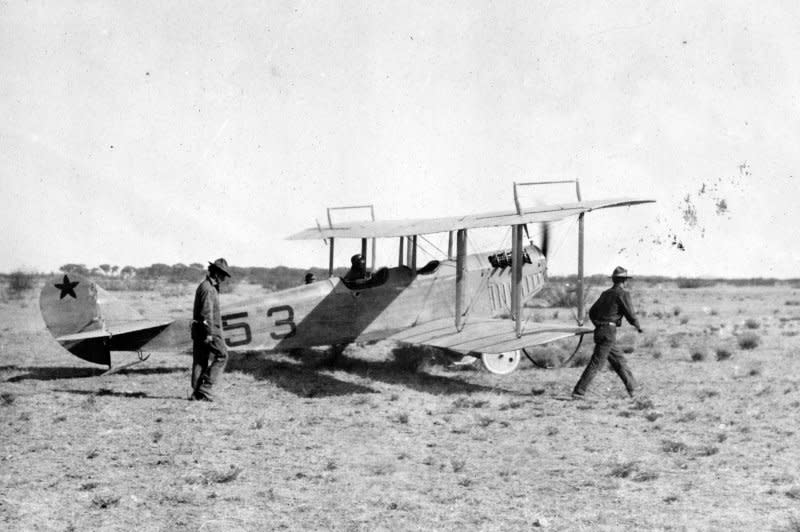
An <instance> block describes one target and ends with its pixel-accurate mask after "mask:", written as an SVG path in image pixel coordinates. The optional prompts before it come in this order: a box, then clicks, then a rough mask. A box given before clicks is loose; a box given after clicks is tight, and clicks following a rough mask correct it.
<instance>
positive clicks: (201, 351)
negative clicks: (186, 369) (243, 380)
mask: <svg viewBox="0 0 800 532" xmlns="http://www.w3.org/2000/svg"><path fill="white" fill-rule="evenodd" d="M230 276H231V274H230V272H229V271H228V261H226V260H225V259H217V260H215V261H214V262H209V263H208V274H207V275H206V278H205V279H204V280H203V282H202V283H200V286H198V287H197V291H196V292H195V295H194V313H193V315H192V342H193V350H192V355H193V363H192V390H193V391H192V397H191V399H194V400H196V401H213V400H214V395H213V393H212V388H213V387H214V385H217V384H219V381H220V378H221V377H222V372H223V371H224V370H225V362H226V360H227V358H228V349H227V347H226V346H225V341H224V340H223V339H222V318H221V316H220V312H219V284H220V283H221V282H223V281H224V280H225V279H226V278H227V277H230Z"/></svg>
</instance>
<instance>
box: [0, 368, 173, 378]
mask: <svg viewBox="0 0 800 532" xmlns="http://www.w3.org/2000/svg"><path fill="white" fill-rule="evenodd" d="M107 369H108V368H85V367H65V366H27V367H20V366H0V372H3V371H14V372H17V371H24V372H26V373H24V374H22V375H14V376H13V377H11V378H8V379H5V382H21V381H27V380H38V381H54V380H59V379H86V378H89V377H99V376H100V375H102V374H103V373H104V372H105V371H107ZM185 371H186V368H183V367H181V368H177V367H172V368H147V367H141V368H129V369H122V370H120V371H118V372H117V373H116V375H165V374H169V373H176V372H185Z"/></svg>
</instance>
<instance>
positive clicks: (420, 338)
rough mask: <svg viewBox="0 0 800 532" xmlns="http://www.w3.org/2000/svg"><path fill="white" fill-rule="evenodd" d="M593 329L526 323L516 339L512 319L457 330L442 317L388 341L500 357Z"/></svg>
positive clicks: (470, 323)
mask: <svg viewBox="0 0 800 532" xmlns="http://www.w3.org/2000/svg"><path fill="white" fill-rule="evenodd" d="M593 330H594V329H592V328H590V327H581V326H576V325H566V324H561V323H528V324H526V325H525V327H524V328H523V331H522V335H521V336H517V333H516V330H515V327H514V322H513V321H511V320H504V319H491V318H490V319H480V320H475V321H468V322H467V323H466V324H465V325H464V327H463V328H462V329H461V330H460V331H459V330H457V329H456V327H455V325H454V324H453V319H452V318H445V319H440V320H435V321H431V322H428V323H424V324H422V325H417V326H414V327H411V328H410V329H406V330H404V331H401V332H399V333H396V334H393V335H392V336H390V337H389V340H395V341H397V342H403V343H407V344H416V345H430V346H434V347H441V348H445V349H450V350H451V351H456V352H459V353H464V354H467V353H489V354H499V353H507V352H509V351H514V350H516V349H521V348H523V347H530V346H533V345H541V344H546V343H548V342H553V341H555V340H560V339H562V338H569V337H571V336H580V335H583V334H587V333H590V332H592V331H593Z"/></svg>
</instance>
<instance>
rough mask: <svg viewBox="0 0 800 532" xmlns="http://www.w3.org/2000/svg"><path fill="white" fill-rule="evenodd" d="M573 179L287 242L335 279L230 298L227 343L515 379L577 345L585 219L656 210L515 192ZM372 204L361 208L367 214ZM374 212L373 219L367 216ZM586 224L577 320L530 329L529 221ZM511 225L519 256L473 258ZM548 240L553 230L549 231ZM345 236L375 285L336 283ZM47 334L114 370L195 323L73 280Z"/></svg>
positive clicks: (69, 277)
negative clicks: (445, 366) (450, 364)
mask: <svg viewBox="0 0 800 532" xmlns="http://www.w3.org/2000/svg"><path fill="white" fill-rule="evenodd" d="M554 183H564V181H544V182H535V183H514V202H515V209H514V210H510V211H505V212H490V213H484V214H473V215H467V216H455V217H445V218H427V219H414V220H395V221H389V220H375V219H374V214H373V215H372V216H371V219H369V220H365V221H358V222H347V223H334V221H333V220H332V217H331V212H332V211H334V210H335V209H351V208H353V207H341V208H339V207H337V208H330V209H328V223H327V225H321V224H319V223H317V226H316V227H312V228H310V229H306V230H304V231H301V232H299V233H297V234H294V235H291V236H290V237H288V238H289V240H309V239H324V240H325V241H326V243H327V245H328V248H329V265H328V266H329V277H328V278H327V279H323V280H319V281H316V282H313V283H310V284H305V285H301V286H297V287H293V288H289V289H286V290H282V291H279V292H274V293H268V294H264V295H263V296H260V297H258V298H255V299H252V300H248V301H244V302H240V303H238V304H237V305H235V306H233V307H226V306H225V301H224V300H223V301H222V304H223V308H222V320H223V331H224V339H225V343H226V344H227V346H228V348H229V349H230V350H232V351H264V352H280V351H290V350H297V349H302V348H311V347H318V346H343V345H347V344H350V343H365V342H371V341H377V340H385V339H388V340H394V341H396V342H400V343H405V344H411V345H422V346H434V347H437V348H442V349H445V350H449V351H451V352H455V353H460V354H462V355H465V356H470V357H475V358H480V360H481V361H482V363H483V365H484V366H485V367H486V369H488V370H489V371H490V372H492V373H496V374H507V373H510V372H512V371H514V370H515V369H516V368H517V366H518V365H519V362H520V359H521V350H523V349H525V348H528V347H531V346H536V345H541V344H545V343H548V342H552V341H555V340H559V339H563V338H568V337H574V336H580V337H582V335H584V334H586V333H589V332H591V331H592V330H593V329H592V328H590V327H587V326H585V325H584V324H583V316H584V309H583V306H582V305H583V299H584V298H583V289H584V288H583V248H584V216H585V215H586V214H587V213H589V212H592V211H597V210H602V209H608V208H612V207H625V206H631V205H638V204H642V203H649V202H652V200H648V199H632V198H621V199H609V200H595V201H582V199H581V193H580V184H579V183H578V181H569V182H568V183H574V184H575V192H576V195H577V201H575V202H571V203H562V204H552V205H540V206H537V207H535V208H523V207H522V206H521V204H520V201H519V194H518V187H521V186H528V185H547V184H554ZM360 207H363V206H356V208H360ZM370 211H371V213H374V211H373V210H372V209H370ZM572 216H577V217H578V283H577V287H576V290H577V298H576V300H577V306H578V308H577V309H576V323H549V322H544V323H543V322H535V321H530V320H526V319H525V318H524V316H523V308H524V305H525V303H526V302H527V301H528V300H530V299H531V298H533V297H534V296H535V295H536V294H537V293H538V292H539V291H540V290H541V289H542V288H543V286H544V285H545V282H546V280H547V238H546V237H545V238H543V241H542V242H541V245H539V246H537V245H534V244H533V243H532V242H529V243H528V244H527V245H526V244H525V243H524V235H525V233H526V232H527V227H528V225H529V224H544V226H545V227H547V224H549V223H552V222H555V221H557V220H562V219H564V218H567V217H572ZM487 227H510V228H511V235H512V238H511V248H510V249H505V250H500V251H496V250H494V251H492V252H488V253H477V252H476V253H468V250H467V242H468V239H467V234H468V231H470V230H471V229H475V228H487ZM432 233H447V234H448V249H447V254H446V256H442V257H441V259H435V260H431V261H429V262H427V263H425V264H418V263H417V254H418V238H421V237H424V235H429V234H432ZM544 234H545V235H547V232H546V231H545V233H544ZM378 238H386V239H397V246H398V252H397V264H396V265H394V266H392V267H382V268H379V269H374V266H375V264H374V263H375V239H378ZM342 239H355V240H360V242H361V255H362V256H363V257H367V256H368V252H369V247H370V243H371V245H372V253H371V255H372V268H373V269H374V271H373V272H372V273H371V275H369V276H368V277H367V278H363V279H355V280H345V279H344V278H340V277H337V276H334V275H333V272H334V245H335V244H336V243H338V242H339V241H340V240H342ZM40 307H41V312H42V316H43V318H44V321H45V323H46V325H47V328H48V329H49V330H50V332H51V333H52V334H53V336H54V337H55V339H56V341H57V342H58V343H60V344H61V345H62V346H63V347H64V348H66V349H67V350H68V351H70V352H71V353H72V354H74V355H76V356H78V357H80V358H82V359H84V360H87V361H89V362H93V363H97V364H103V365H107V366H109V368H111V352H112V351H132V352H137V353H139V355H140V360H144V358H143V353H151V352H158V351H169V352H175V351H184V350H185V351H190V350H191V338H190V332H189V328H190V327H189V324H190V322H191V317H190V316H187V318H186V319H176V320H169V319H167V320H154V319H149V318H147V317H145V316H143V315H142V314H141V313H139V312H138V311H136V310H135V309H133V308H131V307H129V306H127V305H126V304H124V303H122V302H121V301H119V300H117V299H115V298H113V297H112V296H111V295H110V294H109V293H108V292H106V291H105V290H103V289H102V288H101V287H99V286H98V285H97V284H96V283H95V282H93V281H90V280H88V279H86V278H83V277H80V276H78V275H74V274H70V273H67V274H64V275H63V277H61V276H60V277H59V278H58V279H56V280H55V281H54V282H49V283H47V284H46V285H45V286H44V288H43V289H42V292H41V295H40Z"/></svg>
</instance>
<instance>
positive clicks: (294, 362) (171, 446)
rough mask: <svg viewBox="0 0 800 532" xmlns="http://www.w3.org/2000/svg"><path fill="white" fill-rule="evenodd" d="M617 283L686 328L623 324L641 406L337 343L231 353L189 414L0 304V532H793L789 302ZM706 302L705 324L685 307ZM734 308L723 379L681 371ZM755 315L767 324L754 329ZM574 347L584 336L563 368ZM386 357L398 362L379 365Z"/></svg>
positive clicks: (550, 382)
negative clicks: (322, 358) (213, 394)
mask: <svg viewBox="0 0 800 532" xmlns="http://www.w3.org/2000/svg"><path fill="white" fill-rule="evenodd" d="M637 288H638V290H640V295H639V296H637V297H638V299H637V301H639V300H641V301H652V300H653V299H658V300H659V301H660V302H661V304H662V305H663V306H664V308H666V309H672V308H674V307H680V309H681V313H680V316H689V317H690V320H689V322H688V323H687V324H684V325H680V324H679V319H676V318H675V317H674V316H673V315H672V313H669V312H668V314H670V316H672V317H670V318H664V319H649V318H648V319H645V320H643V323H642V325H643V326H644V327H645V329H646V330H647V332H648V336H646V337H645V336H636V337H635V338H637V339H638V341H640V342H641V343H640V344H638V346H639V348H638V349H636V350H635V351H634V352H633V353H631V354H630V355H629V356H628V359H629V363H630V366H631V369H632V371H633V372H634V374H635V376H636V377H637V379H638V380H640V381H642V382H643V383H645V384H646V385H647V395H646V396H645V397H642V398H638V399H636V400H634V401H631V400H630V399H628V398H627V395H626V394H625V389H624V387H623V386H622V384H621V383H620V381H619V379H618V377H617V376H616V375H615V374H614V373H613V372H611V371H602V372H600V374H598V376H597V378H596V380H595V382H594V383H593V385H592V387H591V388H590V390H589V395H588V397H587V399H586V400H585V401H571V400H569V392H570V390H571V388H572V386H573V385H574V384H575V382H576V380H577V379H578V376H579V375H580V373H581V371H582V367H574V368H560V369H550V370H542V369H538V368H535V367H534V366H533V365H532V364H530V363H525V361H523V364H521V366H520V370H519V371H517V372H516V373H515V374H513V375H510V376H508V377H495V376H492V375H490V374H488V373H486V372H482V371H452V370H450V369H448V368H447V366H446V365H445V364H444V363H439V362H438V358H437V357H438V356H439V355H437V354H436V353H435V352H434V353H431V352H427V351H422V352H420V350H416V351H413V350H412V351H410V352H404V351H402V350H399V349H398V348H397V347H396V346H394V345H390V344H385V343H379V344H375V345H372V346H365V347H357V346H354V347H351V348H349V349H348V350H347V351H346V353H345V355H344V356H343V363H342V364H341V365H330V364H317V363H316V362H317V360H316V359H314V358H313V356H311V355H307V354H305V355H302V356H299V357H289V356H282V355H277V356H272V357H259V356H257V355H248V356H244V355H237V356H235V357H234V356H232V357H231V362H230V365H229V370H228V372H227V373H226V374H225V377H224V380H223V385H222V387H221V390H220V392H221V397H222V401H221V402H220V403H212V404H203V403H194V402H189V401H187V400H186V399H185V397H186V395H187V393H188V389H187V388H188V384H187V382H188V366H189V359H188V357H186V356H184V355H180V354H177V353H166V354H154V355H153V356H152V357H151V359H150V360H149V361H148V362H147V363H145V364H143V365H140V366H136V367H134V368H132V369H130V370H128V371H127V372H125V373H124V374H115V375H110V376H105V377H101V376H99V373H100V371H99V368H96V367H94V366H92V365H90V364H87V363H84V362H82V361H80V360H78V359H76V358H74V357H70V356H69V355H68V354H65V353H64V352H63V350H62V349H61V348H60V347H58V346H57V345H56V344H55V342H54V341H53V340H52V339H51V338H50V336H49V334H48V333H47V332H46V331H44V330H43V329H42V325H41V318H40V317H39V316H38V309H37V305H36V302H35V300H33V295H32V294H28V295H26V296H25V297H26V298H27V299H23V300H21V301H20V302H24V303H27V306H24V307H23V306H22V305H20V304H19V303H20V302H14V303H13V304H12V303H0V318H1V319H0V323H3V326H2V327H3V328H2V329H0V334H2V337H0V342H2V345H3V350H2V351H3V362H2V365H0V388H1V389H2V394H0V423H2V427H3V430H2V431H0V449H2V453H0V458H1V459H2V467H1V468H0V471H2V473H0V478H2V486H3V487H2V489H0V523H3V527H4V528H5V529H8V530H133V529H136V530H176V531H189V530H266V529H286V530H322V529H325V530H354V531H359V530H420V529H423V530H443V531H451V530H530V529H532V528H541V523H546V527H547V529H551V530H687V529H688V530H696V529H699V530H734V529H735V530H756V529H761V530H764V529H766V530H796V529H798V528H800V527H795V528H792V523H795V524H796V520H795V521H792V519H796V517H792V516H791V515H790V514H788V513H787V510H786V509H787V508H788V509H795V510H796V504H797V501H798V497H800V488H798V484H797V478H795V476H794V475H789V476H786V475H783V476H781V475H779V472H781V471H795V470H796V456H797V453H796V448H797V446H796V445H795V442H796V439H797V432H796V428H795V427H796V420H795V417H796V413H797V409H798V408H800V406H799V405H800V401H798V400H797V390H800V359H798V357H797V356H796V353H797V351H798V349H799V348H800V336H785V335H781V334H780V332H779V331H780V329H779V328H778V327H773V326H772V325H771V324H772V323H776V324H777V323H785V324H786V329H785V330H784V332H785V331H786V330H795V329H796V326H797V323H798V321H799V320H795V319H794V318H795V317H796V316H795V315H794V314H793V313H794V312H797V310H796V308H795V307H793V306H787V305H783V302H784V301H785V300H786V299H787V297H789V298H796V296H794V297H793V296H787V295H786V293H785V289H782V288H781V287H754V288H736V289H734V288H731V287H726V286H724V285H717V286H715V287H713V288H708V287H706V288H700V289H698V290H679V289H677V288H674V287H668V288H647V287H643V286H640V287H637ZM236 290H237V291H240V290H242V287H238V288H237V289H236ZM247 295H252V293H250V294H247V293H239V292H235V293H234V294H233V295H232V296H230V297H237V296H241V297H245V296H247ZM120 296H121V297H128V298H130V299H131V300H133V301H135V304H136V305H137V306H141V307H142V308H150V307H153V308H154V309H155V310H156V311H160V312H161V313H162V314H167V315H168V314H170V313H178V312H180V311H178V310H174V309H182V308H187V301H188V302H189V303H190V302H191V293H186V294H168V296H167V297H166V298H162V297H161V296H160V295H159V294H157V293H154V294H150V293H139V292H136V293H120ZM223 297H229V296H223ZM223 301H224V300H223ZM709 301H713V302H714V303H713V304H714V308H715V309H716V310H718V315H717V316H711V315H709V314H707V313H705V312H703V310H702V309H703V307H704V306H706V305H709ZM738 308H747V312H748V313H750V315H751V316H755V317H758V319H759V322H760V327H759V329H758V333H759V335H760V336H759V343H758V344H757V345H756V346H755V347H754V348H753V349H741V350H738V349H737V350H736V352H735V357H733V359H732V360H731V361H730V362H728V363H721V364H717V363H711V364H709V363H697V364H692V363H690V357H687V351H691V349H692V348H694V347H695V346H697V347H699V348H702V349H704V350H705V352H706V353H708V354H710V356H714V355H715V354H716V356H717V358H718V359H719V358H720V357H719V352H720V349H723V348H722V347H720V346H721V345H722V344H724V345H728V344H731V345H733V346H735V345H736V342H737V341H738V340H739V339H740V338H741V337H742V336H744V334H747V333H748V332H752V330H745V331H744V332H743V333H742V334H740V335H739V336H738V337H734V336H732V335H731V333H730V330H729V329H728V330H726V329H724V328H723V329H718V331H719V332H720V334H719V335H718V334H706V333H704V332H703V331H704V329H706V328H710V327H711V326H719V325H720V323H728V324H732V323H739V322H741V319H742V318H741V317H738V316H739V315H738V314H737V310H738ZM774 308H780V309H781V313H780V314H778V315H776V316H775V317H773V314H772V313H773V309H774ZM156 314H158V312H156ZM563 314H564V313H562V315H563ZM548 316H549V311H548ZM763 316H769V318H762V317H763ZM782 320H783V321H782ZM621 332H622V334H623V335H624V334H626V333H628V332H630V329H629V328H627V327H623V328H622V329H621ZM722 333H727V334H728V335H727V336H725V337H723V336H722ZM621 338H622V337H621ZM673 343H674V344H675V346H674V347H673ZM630 345H636V344H634V343H631V344H630ZM690 346H691V348H690ZM572 347H573V348H574V344H572ZM591 348H592V346H591V338H590V337H587V341H585V343H584V345H583V347H582V348H581V352H582V353H583V352H585V353H587V356H588V355H589V354H591ZM656 352H657V353H659V356H658V358H656V354H655V353H656ZM569 353H571V349H570V348H569V347H564V348H563V349H562V353H561V354H562V355H563V354H567V355H568V354H569ZM403 354H408V355H410V356H412V357H417V358H415V359H414V360H415V362H414V363H412V364H408V365H407V366H404V365H403V364H402V363H396V362H394V361H393V360H394V358H395V357H397V356H398V355H401V356H402V355H403ZM312 355H313V354H312ZM429 355H430V356H429ZM115 357H117V358H118V359H119V362H126V361H129V360H131V359H130V358H125V355H119V356H117V355H116V354H115ZM532 390H533V391H532ZM534 393H535V394H534ZM764 456H767V457H769V460H759V459H754V457H764ZM796 513H797V512H796V511H795V514H796ZM536 523H539V525H537V524H536ZM787 523H788V525H787Z"/></svg>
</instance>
